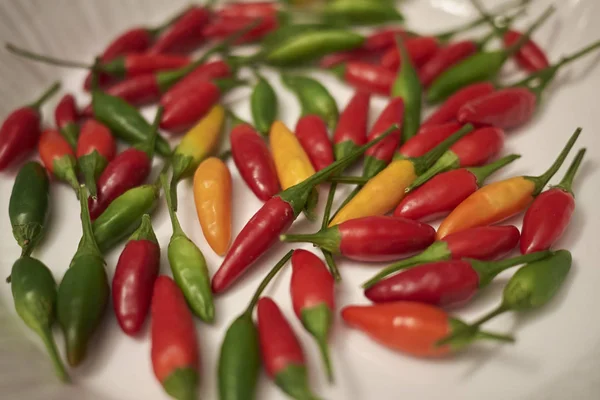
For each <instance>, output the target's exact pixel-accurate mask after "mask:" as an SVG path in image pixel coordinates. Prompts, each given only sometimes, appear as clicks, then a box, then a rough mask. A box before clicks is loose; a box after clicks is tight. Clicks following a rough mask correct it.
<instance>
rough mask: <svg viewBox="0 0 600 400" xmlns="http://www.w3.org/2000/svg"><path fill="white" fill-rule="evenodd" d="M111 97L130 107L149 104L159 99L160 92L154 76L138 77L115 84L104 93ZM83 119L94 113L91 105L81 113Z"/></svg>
mask: <svg viewBox="0 0 600 400" xmlns="http://www.w3.org/2000/svg"><path fill="white" fill-rule="evenodd" d="M104 92H105V93H106V94H109V95H111V96H116V97H120V98H122V99H123V100H125V101H126V102H128V103H129V104H131V105H132V106H142V105H145V104H151V103H154V102H156V101H157V100H158V99H160V96H161V91H160V87H159V85H158V82H157V80H156V75H155V74H146V75H138V76H135V77H133V78H128V79H124V80H122V81H120V82H117V83H115V84H114V85H112V86H111V87H109V88H108V89H106V90H105V91H104ZM81 114H82V115H83V116H85V117H92V116H93V115H94V111H93V109H92V105H91V103H90V104H88V105H87V106H86V107H85V108H84V109H83V110H82V112H81Z"/></svg>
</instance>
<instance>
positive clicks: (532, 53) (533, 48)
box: [503, 29, 550, 72]
mask: <svg viewBox="0 0 600 400" xmlns="http://www.w3.org/2000/svg"><path fill="white" fill-rule="evenodd" d="M521 36H523V34H522V33H521V32H518V31H516V30H513V29H509V30H508V31H506V33H504V38H503V39H504V47H505V48H509V47H510V46H512V45H513V44H515V43H516V42H518V41H519V39H520V38H521ZM514 58H515V61H517V64H519V66H520V67H521V68H523V69H525V70H526V71H529V72H536V71H539V70H542V69H544V68H546V67H549V66H550V62H549V61H548V57H547V56H546V53H545V52H544V50H542V48H541V47H540V46H538V44H537V43H535V42H534V41H533V40H532V39H529V40H528V41H527V42H526V43H525V44H524V45H523V47H521V49H519V51H517V52H516V53H515V55H514Z"/></svg>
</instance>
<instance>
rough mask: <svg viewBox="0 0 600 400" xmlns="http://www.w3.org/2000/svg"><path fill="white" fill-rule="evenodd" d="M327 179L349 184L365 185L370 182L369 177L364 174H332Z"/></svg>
mask: <svg viewBox="0 0 600 400" xmlns="http://www.w3.org/2000/svg"><path fill="white" fill-rule="evenodd" d="M327 180H328V181H329V182H332V183H345V184H349V185H364V184H365V183H367V182H369V178H366V177H364V176H331V177H329V179H327Z"/></svg>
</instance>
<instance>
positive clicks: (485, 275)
mask: <svg viewBox="0 0 600 400" xmlns="http://www.w3.org/2000/svg"><path fill="white" fill-rule="evenodd" d="M551 255H552V252H551V251H550V250H543V251H537V252H535V253H530V254H525V255H522V256H518V257H513V258H509V259H506V260H501V261H492V262H484V261H478V260H469V262H470V263H471V267H472V268H473V269H474V270H475V272H477V275H479V287H480V288H483V287H485V286H487V285H489V284H490V282H492V280H493V279H494V278H495V277H496V276H497V275H498V274H499V273H501V272H503V271H505V270H507V269H508V268H512V267H514V266H517V265H521V264H528V263H532V262H534V261H540V260H543V259H544V258H548V257H550V256H551Z"/></svg>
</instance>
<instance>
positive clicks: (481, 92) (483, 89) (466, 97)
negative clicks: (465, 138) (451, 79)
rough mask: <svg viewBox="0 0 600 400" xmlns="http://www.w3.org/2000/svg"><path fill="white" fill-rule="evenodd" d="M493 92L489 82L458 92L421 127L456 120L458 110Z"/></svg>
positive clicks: (473, 85) (470, 86) (475, 84)
mask: <svg viewBox="0 0 600 400" xmlns="http://www.w3.org/2000/svg"><path fill="white" fill-rule="evenodd" d="M494 90H495V88H494V85H493V84H491V83H490V82H480V83H474V84H472V85H469V86H467V87H465V88H464V89H461V90H459V91H458V92H456V93H454V94H453V95H452V96H450V97H448V99H447V100H446V101H445V102H444V104H442V105H441V106H440V107H439V108H438V109H437V110H436V111H435V112H434V113H433V114H431V115H430V116H429V118H427V119H426V120H425V122H423V124H422V125H421V126H431V125H439V124H443V123H446V122H451V121H456V120H457V119H458V110H460V108H461V107H462V106H463V105H464V104H465V103H467V102H469V101H471V100H473V99H476V98H479V97H481V96H485V95H487V94H490V93H492V92H493V91H494Z"/></svg>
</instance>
